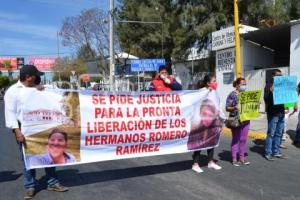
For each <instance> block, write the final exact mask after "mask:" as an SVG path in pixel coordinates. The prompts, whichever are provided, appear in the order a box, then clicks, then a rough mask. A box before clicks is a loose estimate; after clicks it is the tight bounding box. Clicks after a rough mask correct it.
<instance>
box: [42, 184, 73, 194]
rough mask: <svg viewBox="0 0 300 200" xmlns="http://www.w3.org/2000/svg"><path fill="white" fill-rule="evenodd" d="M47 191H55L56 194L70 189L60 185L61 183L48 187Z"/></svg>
mask: <svg viewBox="0 0 300 200" xmlns="http://www.w3.org/2000/svg"><path fill="white" fill-rule="evenodd" d="M47 190H49V191H55V192H66V191H68V190H69V188H67V187H65V186H63V185H61V184H59V183H56V184H54V185H48V188H47Z"/></svg>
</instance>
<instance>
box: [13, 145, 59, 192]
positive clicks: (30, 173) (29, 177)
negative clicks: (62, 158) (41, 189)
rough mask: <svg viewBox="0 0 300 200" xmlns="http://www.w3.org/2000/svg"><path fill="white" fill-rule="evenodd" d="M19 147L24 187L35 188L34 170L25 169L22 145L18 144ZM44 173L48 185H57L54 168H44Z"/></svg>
mask: <svg viewBox="0 0 300 200" xmlns="http://www.w3.org/2000/svg"><path fill="white" fill-rule="evenodd" d="M18 145H19V149H20V152H21V155H22V161H23V176H24V187H25V188H26V189H28V188H35V187H36V186H37V185H38V183H37V181H36V179H35V176H36V170H35V169H30V170H27V169H26V167H25V162H24V156H23V151H22V144H21V143H18ZM45 173H46V177H47V180H48V181H47V183H48V185H54V184H56V183H59V181H58V179H57V176H56V171H55V167H49V168H45Z"/></svg>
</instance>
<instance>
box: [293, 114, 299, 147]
mask: <svg viewBox="0 0 300 200" xmlns="http://www.w3.org/2000/svg"><path fill="white" fill-rule="evenodd" d="M294 141H295V142H299V141H300V112H299V114H298V124H297V128H296V135H295V139H294Z"/></svg>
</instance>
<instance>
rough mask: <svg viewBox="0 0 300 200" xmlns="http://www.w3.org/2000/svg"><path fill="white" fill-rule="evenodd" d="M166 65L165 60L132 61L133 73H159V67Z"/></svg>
mask: <svg viewBox="0 0 300 200" xmlns="http://www.w3.org/2000/svg"><path fill="white" fill-rule="evenodd" d="M165 64H166V61H165V59H140V60H131V71H133V72H149V71H158V68H159V66H161V65H165Z"/></svg>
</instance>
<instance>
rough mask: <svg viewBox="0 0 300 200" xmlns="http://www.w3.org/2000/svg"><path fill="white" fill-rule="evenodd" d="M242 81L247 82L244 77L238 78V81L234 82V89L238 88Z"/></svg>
mask: <svg viewBox="0 0 300 200" xmlns="http://www.w3.org/2000/svg"><path fill="white" fill-rule="evenodd" d="M242 81H245V78H243V77H239V78H237V79H236V80H235V81H233V83H232V85H233V87H236V86H238V85H239V84H241V82H242Z"/></svg>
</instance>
